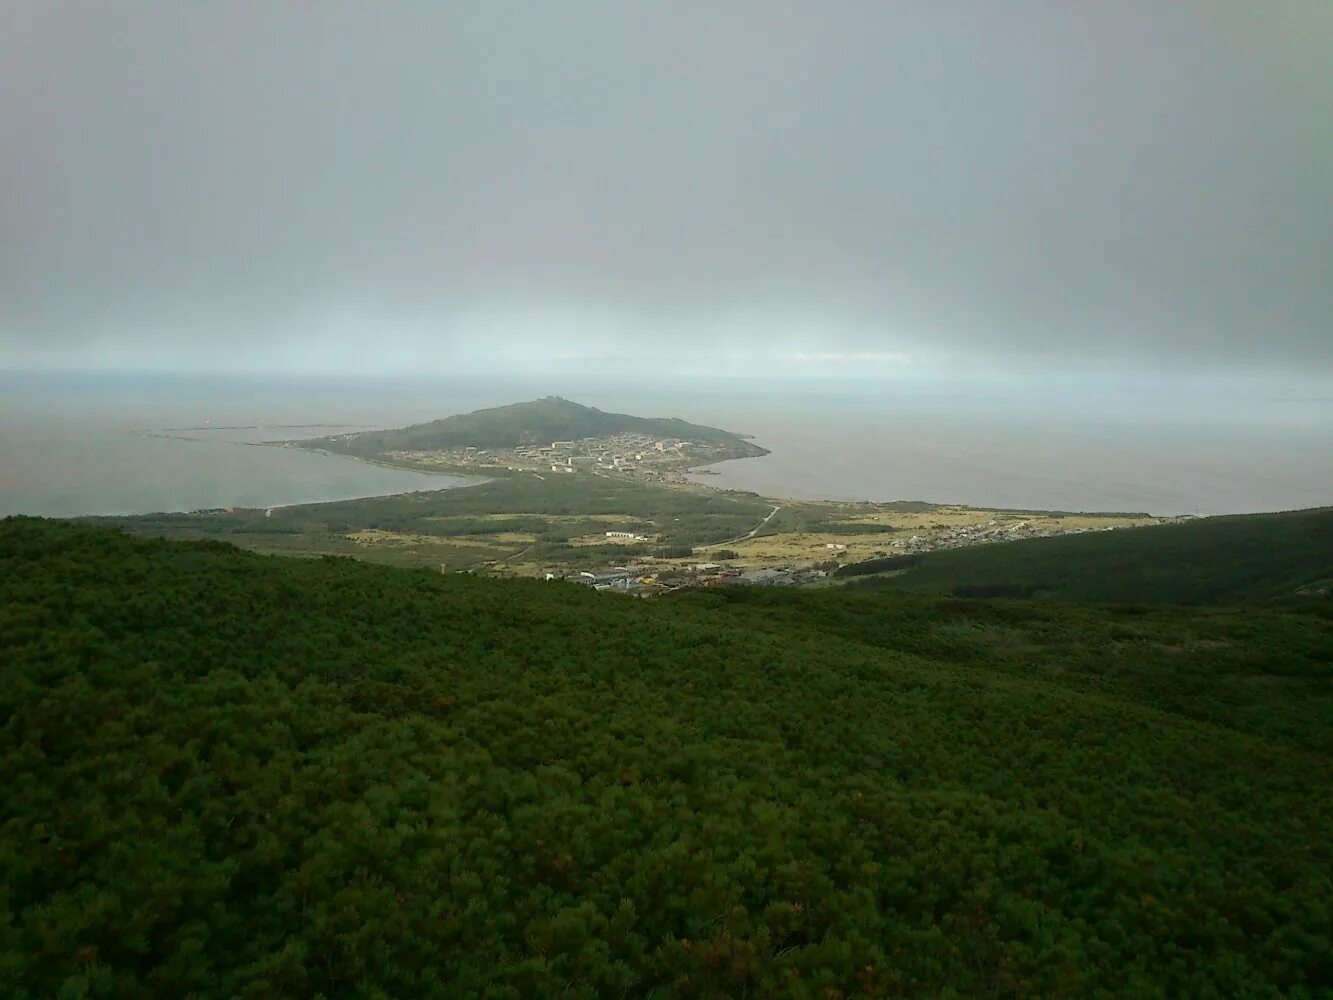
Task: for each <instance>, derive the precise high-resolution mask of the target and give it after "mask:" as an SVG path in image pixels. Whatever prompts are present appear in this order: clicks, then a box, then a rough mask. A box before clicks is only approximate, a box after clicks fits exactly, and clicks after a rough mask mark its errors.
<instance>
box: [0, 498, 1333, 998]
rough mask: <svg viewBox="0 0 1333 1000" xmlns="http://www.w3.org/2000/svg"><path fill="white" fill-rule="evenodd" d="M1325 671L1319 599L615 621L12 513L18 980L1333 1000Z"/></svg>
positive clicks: (377, 572) (835, 604) (4, 551)
mask: <svg viewBox="0 0 1333 1000" xmlns="http://www.w3.org/2000/svg"><path fill="white" fill-rule="evenodd" d="M1116 534H1117V535H1119V534H1121V533H1116ZM1331 674H1333V615H1331V614H1330V612H1329V608H1328V605H1327V604H1326V603H1325V604H1315V605H1311V606H1308V607H1302V608H1298V609H1289V610H1281V609H1277V610H1274V609H1257V608H1232V609H1221V608H1203V609H1195V610H1187V609H1181V608H1157V609H1150V608H1145V607H1137V608H1135V607H1129V608H1114V607H1112V608H1099V607H1065V606H1060V605H1053V604H1026V603H1022V604H1020V603H1013V602H1008V603H1006V602H986V601H966V600H957V599H951V598H937V597H932V596H923V595H914V594H898V593H871V594H856V593H843V592H836V591H830V592H809V593H771V592H768V593H765V592H757V591H727V592H696V593H689V594H685V595H683V596H681V597H680V598H678V599H667V600H660V601H638V600H634V599H631V598H621V597H615V596H612V595H604V594H595V593H591V592H589V591H587V590H586V589H582V588H577V587H574V586H571V585H565V584H561V583H549V584H544V583H540V582H536V581H523V580H488V579H480V578H473V577H466V576H446V575H441V574H438V573H430V572H426V571H409V570H400V569H393V568H388V567H380V566H374V565H368V564H364V563H358V562H355V561H352V560H348V559H321V560H313V561H302V560H284V559H280V558H273V557H263V556H257V555H254V554H250V553H245V552H242V551H240V550H237V549H235V548H233V547H232V546H229V545H226V544H222V543H219V542H210V541H204V542H171V541H162V540H154V539H141V538H132V537H129V536H126V535H122V534H120V533H118V532H116V531H114V530H110V529H106V528H98V527H90V526H84V525H76V524H70V523H62V522H49V521H40V520H36V519H26V518H21V519H9V520H6V521H3V522H0V726H2V727H3V728H2V729H0V758H2V759H3V772H2V773H3V777H4V780H3V782H0V859H3V860H2V862H0V864H3V872H2V873H0V874H3V878H2V879H0V882H2V883H3V894H4V895H3V899H4V906H3V908H0V992H3V993H4V994H5V995H12V996H16V997H47V996H57V995H59V996H106V997H136V996H145V997H146V996H172V997H184V996H198V997H231V996H253V997H271V996H314V995H320V994H322V995H324V996H328V997H344V996H346V997H418V996H471V995H477V996H493V997H543V996H553V995H565V996H587V997H592V996H614V997H620V996H661V997H666V996H706V997H721V996H735V997H741V996H756V997H765V996H793V997H839V996H842V997H852V996H880V997H892V996H922V995H928V996H933V995H954V996H987V997H991V996H1048V995H1049V996H1057V995H1065V996H1124V997H1145V996H1173V997H1175V996H1190V997H1207V996H1226V997H1231V996H1253V997H1266V996H1273V997H1277V996H1297V997H1299V996H1307V997H1315V996H1326V995H1328V992H1329V990H1330V988H1333V978H1331V977H1333V943H1331V941H1333V938H1331V928H1330V907H1331V906H1333V903H1331V902H1330V901H1331V900H1333V885H1331V884H1330V874H1329V873H1330V871H1333V848H1331V847H1330V843H1329V839H1328V836H1327V831H1328V830H1329V829H1330V828H1333V797H1331V795H1330V789H1331V788H1333V780H1330V779H1333V745H1331V743H1330V740H1331V739H1333V737H1330V732H1331V731H1330V728H1329V722H1330V696H1331V694H1333V691H1331V688H1330V675H1331Z"/></svg>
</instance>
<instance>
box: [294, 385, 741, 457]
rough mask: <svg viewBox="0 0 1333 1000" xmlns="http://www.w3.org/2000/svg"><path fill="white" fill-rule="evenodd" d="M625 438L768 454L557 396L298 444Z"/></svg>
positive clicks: (382, 449) (714, 431)
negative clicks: (631, 436)
mask: <svg viewBox="0 0 1333 1000" xmlns="http://www.w3.org/2000/svg"><path fill="white" fill-rule="evenodd" d="M625 433H638V434H645V435H648V436H651V437H658V438H677V439H680V440H682V441H698V442H703V443H707V444H729V445H734V446H735V447H736V448H737V449H738V451H739V452H741V453H743V454H746V455H764V454H767V452H766V450H765V449H763V448H760V447H758V446H757V445H754V444H751V443H750V442H749V441H747V440H745V438H744V437H743V436H742V435H740V434H734V433H732V432H730V431H724V430H720V429H719V428H716V427H705V426H703V425H701V424H692V423H689V422H688V421H685V420H681V419H680V418H679V417H636V416H631V415H630V414H627V413H607V412H604V411H602V410H599V409H597V408H595V407H592V406H583V405H582V404H580V403H574V402H571V401H570V400H568V399H562V398H560V397H559V396H547V397H545V398H543V399H534V400H532V401H531V402H527V403H511V404H510V405H508V406H497V407H492V408H490V409H486V410H476V411H474V412H472V413H461V414H457V415H455V416H451V417H445V418H443V419H442V420H432V421H430V422H429V423H424V424H413V425H411V426H410V427H402V428H399V429H397V430H386V431H366V432H364V433H360V434H344V435H336V436H333V437H326V438H318V439H316V440H314V441H307V442H302V443H303V444H307V445H310V446H314V447H321V448H327V449H329V450H331V451H342V452H347V453H351V454H357V455H370V454H383V453H386V452H391V451H430V450H436V449H449V448H466V447H474V448H513V447H518V446H521V445H533V444H542V445H545V444H550V443H551V442H552V441H574V440H578V439H580V438H589V437H605V436H608V435H612V434H625Z"/></svg>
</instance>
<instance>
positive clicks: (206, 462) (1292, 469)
mask: <svg viewBox="0 0 1333 1000" xmlns="http://www.w3.org/2000/svg"><path fill="white" fill-rule="evenodd" d="M552 394H555V395H562V396H565V397H566V398H569V399H573V400H576V401H578V402H581V403H586V404H588V405H592V406H598V407H601V408H602V409H606V410H621V411H624V412H631V413H637V414H641V415H645V416H681V417H684V418H685V419H687V420H692V421H695V422H699V423H706V424H712V425H715V426H719V427H724V428H726V429H728V430H735V431H738V432H741V433H746V434H750V435H752V436H753V438H754V440H755V441H756V443H758V444H761V445H763V446H764V447H766V448H768V449H770V451H771V452H772V454H770V455H768V456H765V457H763V458H758V459H745V460H741V461H733V462H726V463H723V464H721V465H719V466H716V467H715V468H714V469H713V470H712V472H713V474H707V473H702V474H698V475H696V476H695V477H694V478H695V480H696V481H698V482H701V483H706V484H708V485H712V486H720V487H727V488H733V489H743V490H752V491H755V492H757V493H761V494H764V495H766V496H774V497H791V498H801V499H817V498H821V497H822V498H831V499H842V500H901V499H911V500H931V501H936V502H951V503H966V504H974V505H979V506H996V507H1017V508H1037V509H1058V510H1083V511H1146V512H1149V513H1153V514H1180V513H1191V514H1196V513H1197V514H1222V513H1242V512H1250V511H1270V510H1287V509H1294V508H1302V507H1314V506H1323V505H1328V504H1333V459H1331V458H1330V455H1333V387H1330V386H1329V385H1328V384H1327V383H1321V382H1319V381H1318V380H1310V381H1305V382H1301V383H1299V384H1293V383H1291V382H1290V381H1289V382H1287V383H1284V384H1280V385H1279V384H1275V383H1273V382H1272V381H1265V380H1261V379H1248V380H1246V379H1238V380H1232V381H1229V382H1226V383H1220V382H1217V381H1216V380H1214V381H1203V380H1198V379H1194V380H1191V379H1185V378H1174V379H1173V378H1167V377H1165V376H1161V377H1157V378H1156V379H1134V380H1128V381H1127V380H1123V379H1122V380H1120V381H1116V380H1113V379H1109V378H1107V379H1095V378H1092V379H1089V378H1085V379H1082V380H1079V381H1070V380H1061V379H1054V378H1045V379H1041V378H1030V379H1025V380H1015V379H1012V378H1011V379H1006V380H999V379H989V380H988V379H986V378H981V377H974V378H970V379H966V380H958V379H955V380H952V381H940V380H934V381H928V380H920V379H918V380H903V379H900V380H897V381H874V380H869V379H857V378H847V379H841V380H840V379H830V378H819V379H802V380H789V381H785V382H783V381H774V380H766V381H765V380H757V379H756V380H736V379H725V378H720V377H714V378H703V379H695V380H687V379H675V380H668V381H661V380H648V379H638V380H635V379H624V378H616V379H611V378H592V377H582V378H578V377H570V376H568V375H567V374H561V375H558V376H552V377H550V378H543V379H535V378H524V379H443V378H439V379H396V380H393V379H317V378H278V377H263V378H246V377H221V376H219V377H199V376H188V377H187V376H167V375H121V374H117V375H77V376H76V375H52V374H40V375H36V374H19V373H5V374H0V516H4V515H8V514H17V513H23V514H43V515H48V516H73V515H79V514H131V513H148V512H154V511H182V510H193V509H199V508H210V507H226V506H246V507H268V506H280V505H284V504H295V503H311V502H319V501H328V500H339V499H349V498H354V497H365V496H376V495H381V494H386V493H402V492H408V491H412V490H429V489H442V488H451V487H457V486H461V485H466V483H467V482H469V480H465V479H460V478H458V477H453V476H442V475H429V474H425V473H415V472H405V471H399V470H394V469H385V468H382V467H379V466H374V465H370V464H367V463H364V462H358V461H355V460H352V459H347V458H341V457H335V456H328V455H319V454H314V453H309V452H302V451H298V450H292V449H284V448H272V447H262V446H260V445H262V443H263V442H265V441H273V440H283V439H292V438H303V437H316V436H321V435H324V434H331V433H338V432H342V431H347V430H354V429H365V428H371V427H396V426H401V425H403V424H407V423H413V422H418V421H424V420H431V419H435V418H438V417H441V416H445V415H448V414H450V413H461V412H467V411H469V410H472V409H476V408H479V407H483V406H496V405H501V404H504V403H510V402H516V401H520V400H525V399H532V398H536V397H538V396H544V395H552Z"/></svg>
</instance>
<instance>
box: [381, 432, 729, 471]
mask: <svg viewBox="0 0 1333 1000" xmlns="http://www.w3.org/2000/svg"><path fill="white" fill-rule="evenodd" d="M735 456H736V448H735V445H734V444H730V443H727V442H720V443H710V442H704V441H687V440H683V439H680V438H655V437H651V436H649V435H646V434H637V433H623V434H611V435H607V436H605V437H590V438H581V439H579V440H576V441H552V442H550V443H549V444H544V445H543V444H527V445H518V446H515V447H512V448H474V447H472V446H468V447H464V448H445V449H436V450H430V451H396V452H392V453H391V454H390V457H392V458H394V459H397V460H399V461H405V462H408V463H411V464H413V465H445V466H453V467H458V468H464V469H476V470H477V471H478V472H482V473H484V472H485V471H486V470H488V469H505V470H507V471H510V472H532V473H535V474H538V475H542V476H549V475H557V476H558V475H571V474H573V473H575V472H592V473H597V474H601V475H618V476H619V475H623V476H627V477H630V478H636V479H645V480H652V481H657V482H680V481H684V475H685V473H686V472H687V471H688V470H689V469H691V468H692V467H694V466H696V465H708V464H709V463H712V462H720V461H723V460H724V459H727V458H733V457H735Z"/></svg>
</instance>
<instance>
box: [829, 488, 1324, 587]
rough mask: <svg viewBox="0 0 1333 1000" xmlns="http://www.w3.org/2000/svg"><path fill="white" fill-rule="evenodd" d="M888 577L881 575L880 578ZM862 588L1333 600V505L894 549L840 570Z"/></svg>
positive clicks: (855, 585)
mask: <svg viewBox="0 0 1333 1000" xmlns="http://www.w3.org/2000/svg"><path fill="white" fill-rule="evenodd" d="M880 574H882V575H880ZM839 575H840V576H846V577H863V579H859V580H855V581H854V582H853V583H851V584H849V586H852V587H856V588H860V589H877V590H883V589H890V590H897V589H902V590H921V591H937V592H945V593H952V594H955V595H957V596H964V597H987V596H994V597H1039V598H1047V599H1050V600H1056V601H1078V602H1084V601H1092V602H1107V601H1117V602H1133V603H1154V604H1155V603H1168V604H1282V603H1288V604H1290V603H1300V602H1308V601H1316V602H1318V601H1326V600H1328V599H1329V598H1330V597H1333V507H1319V508H1315V509H1312V510H1291V511H1282V512H1280V513H1276V514H1238V515H1231V516H1226V517H1206V518H1199V519H1197V520H1189V521H1184V522H1181V523H1177V524H1161V525H1152V526H1149V527H1140V528H1128V529H1125V530H1121V531H1115V532H1092V533H1088V534H1081V535H1062V536H1059V537H1055V538H1036V539H1030V540H1026V541H1021V542H1004V543H1000V544H996V545H978V546H973V547H970V548H963V549H953V550H951V551H947V552H930V553H925V554H923V555H912V556H889V557H887V558H884V559H872V560H868V561H866V562H863V563H859V564H852V565H849V566H845V567H843V569H842V570H841V571H840V572H839Z"/></svg>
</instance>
